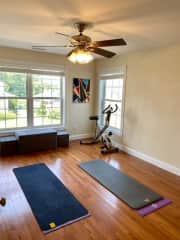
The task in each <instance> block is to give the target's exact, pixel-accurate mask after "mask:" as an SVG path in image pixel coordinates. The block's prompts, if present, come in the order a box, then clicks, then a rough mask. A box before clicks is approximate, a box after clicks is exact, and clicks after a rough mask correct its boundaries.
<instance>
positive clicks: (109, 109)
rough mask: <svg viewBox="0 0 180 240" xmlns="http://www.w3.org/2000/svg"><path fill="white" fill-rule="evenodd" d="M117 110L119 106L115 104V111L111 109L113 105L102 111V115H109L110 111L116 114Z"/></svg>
mask: <svg viewBox="0 0 180 240" xmlns="http://www.w3.org/2000/svg"><path fill="white" fill-rule="evenodd" d="M117 110H118V105H117V104H115V109H113V108H112V107H111V105H110V104H109V105H108V106H107V107H106V108H105V109H104V110H103V111H102V113H103V114H105V113H107V112H108V111H110V112H111V113H115V112H117Z"/></svg>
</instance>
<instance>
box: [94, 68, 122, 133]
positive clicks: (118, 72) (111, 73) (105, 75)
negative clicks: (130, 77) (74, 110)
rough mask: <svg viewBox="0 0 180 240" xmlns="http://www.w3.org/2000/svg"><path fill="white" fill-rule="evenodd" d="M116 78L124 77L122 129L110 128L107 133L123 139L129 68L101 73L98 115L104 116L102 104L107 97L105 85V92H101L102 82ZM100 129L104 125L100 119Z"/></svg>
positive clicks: (99, 77) (99, 78)
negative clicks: (105, 96)
mask: <svg viewBox="0 0 180 240" xmlns="http://www.w3.org/2000/svg"><path fill="white" fill-rule="evenodd" d="M111 76H112V78H113V77H114V76H122V77H123V91H122V101H121V102H122V110H121V126H120V129H118V128H114V127H111V126H109V128H108V129H107V130H106V132H109V131H111V132H112V133H113V134H115V135H116V136H120V137H122V136H123V135H124V113H125V94H126V78H127V67H126V66H121V67H120V69H117V68H114V69H111V70H110V69H106V72H101V73H99V74H98V81H99V82H98V83H99V84H98V114H99V115H100V116H102V113H101V110H102V102H103V99H104V95H105V84H103V85H104V86H103V90H102V92H101V93H100V91H101V86H100V85H101V84H102V83H101V81H103V80H108V79H110V78H111ZM100 127H103V124H102V118H101V117H100Z"/></svg>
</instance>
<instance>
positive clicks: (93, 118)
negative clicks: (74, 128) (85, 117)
mask: <svg viewBox="0 0 180 240" xmlns="http://www.w3.org/2000/svg"><path fill="white" fill-rule="evenodd" d="M89 120H96V121H97V120H99V117H98V116H97V115H96V116H90V117H89Z"/></svg>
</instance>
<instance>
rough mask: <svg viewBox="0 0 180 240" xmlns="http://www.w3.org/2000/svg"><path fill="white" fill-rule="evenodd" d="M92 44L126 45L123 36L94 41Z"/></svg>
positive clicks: (98, 45) (102, 45)
mask: <svg viewBox="0 0 180 240" xmlns="http://www.w3.org/2000/svg"><path fill="white" fill-rule="evenodd" d="M93 44H94V45H95V46H97V47H108V46H124V45H127V43H126V41H125V40H124V39H123V38H119V39H111V40H104V41H96V42H94V43H93Z"/></svg>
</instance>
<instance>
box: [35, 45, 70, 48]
mask: <svg viewBox="0 0 180 240" xmlns="http://www.w3.org/2000/svg"><path fill="white" fill-rule="evenodd" d="M51 47H55V48H56V47H57V48H58V47H73V46H72V45H33V46H32V48H51Z"/></svg>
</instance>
